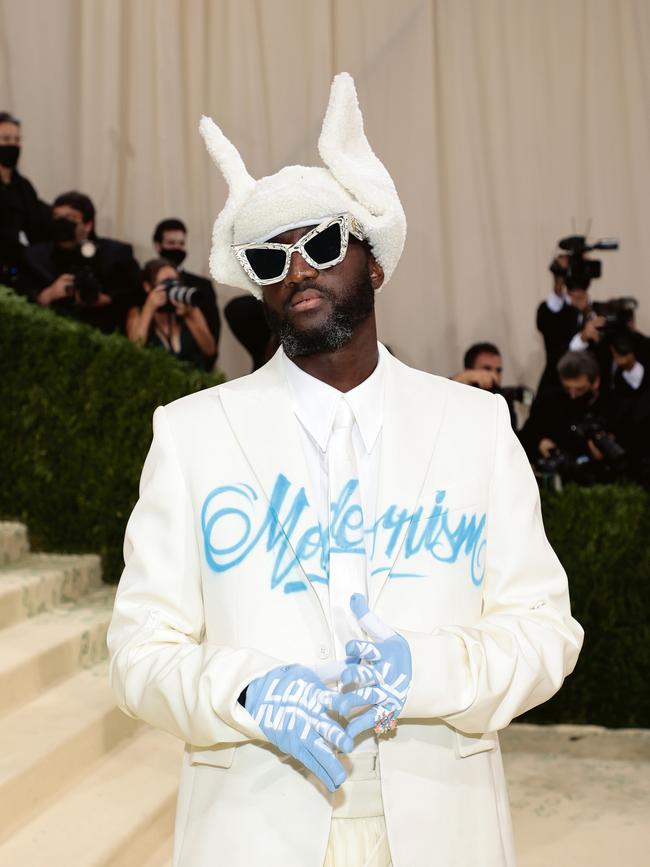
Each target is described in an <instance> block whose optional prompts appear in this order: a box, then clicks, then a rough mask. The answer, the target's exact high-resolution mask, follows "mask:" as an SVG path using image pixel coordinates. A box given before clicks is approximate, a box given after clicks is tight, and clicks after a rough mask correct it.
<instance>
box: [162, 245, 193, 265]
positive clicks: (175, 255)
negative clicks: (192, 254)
mask: <svg viewBox="0 0 650 867" xmlns="http://www.w3.org/2000/svg"><path fill="white" fill-rule="evenodd" d="M160 255H161V256H162V258H163V259H167V261H168V262H171V263H172V265H174V266H175V267H176V268H178V266H179V265H180V264H181V262H184V261H185V257H186V256H187V253H186V252H185V250H179V249H178V247H161V248H160Z"/></svg>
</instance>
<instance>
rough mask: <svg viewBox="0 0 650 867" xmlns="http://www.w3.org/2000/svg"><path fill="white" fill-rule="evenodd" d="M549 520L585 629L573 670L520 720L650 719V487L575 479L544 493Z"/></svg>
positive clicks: (607, 722)
mask: <svg viewBox="0 0 650 867" xmlns="http://www.w3.org/2000/svg"><path fill="white" fill-rule="evenodd" d="M542 507H543V512H544V524H545V527H546V533H547V535H548V538H549V540H550V541H551V544H552V545H553V547H554V548H555V551H556V553H557V555H558V557H559V558H560V560H561V562H562V565H563V566H564V568H565V569H566V571H567V575H568V576H569V587H570V590H571V605H572V609H573V614H574V616H575V617H576V619H577V620H578V621H579V622H580V623H581V624H582V626H583V628H584V630H585V642H584V645H583V649H582V653H581V654H580V657H579V659H578V664H577V665H576V668H575V671H574V673H573V674H572V675H571V677H570V678H568V679H567V681H566V683H565V685H564V686H563V687H562V689H561V690H560V692H559V693H558V694H557V695H556V696H554V697H553V698H552V699H551V700H550V701H548V702H546V703H545V704H543V705H541V706H540V707H538V708H534V709H533V710H532V711H530V712H529V713H528V714H526V715H525V716H524V717H522V720H524V721H527V722H536V723H556V722H572V723H590V724H595V725H596V724H597V725H604V726H613V727H648V726H650V689H648V672H650V622H649V620H648V603H647V598H648V596H647V594H648V588H649V587H650V494H648V492H647V491H644V490H642V489H641V488H638V487H635V486H633V485H629V486H623V485H621V486H619V485H598V486H595V487H592V488H581V487H578V486H576V485H570V486H568V487H567V488H565V490H564V491H563V492H562V493H560V494H556V493H548V492H544V493H543V495H542Z"/></svg>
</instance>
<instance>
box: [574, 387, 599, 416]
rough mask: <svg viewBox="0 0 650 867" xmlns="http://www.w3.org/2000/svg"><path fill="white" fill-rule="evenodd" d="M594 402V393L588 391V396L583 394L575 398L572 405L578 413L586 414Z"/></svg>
mask: <svg viewBox="0 0 650 867" xmlns="http://www.w3.org/2000/svg"><path fill="white" fill-rule="evenodd" d="M593 402H594V393H593V391H588V392H587V393H586V394H581V395H580V397H574V398H573V399H572V401H571V405H572V407H573V408H574V410H576V411H577V412H580V413H582V412H586V411H587V410H588V409H589V407H590V406H591V404H592V403H593Z"/></svg>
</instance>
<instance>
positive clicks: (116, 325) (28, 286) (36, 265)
mask: <svg viewBox="0 0 650 867" xmlns="http://www.w3.org/2000/svg"><path fill="white" fill-rule="evenodd" d="M51 237H52V241H51V242H49V243H44V244H35V245H34V246H31V247H28V248H26V249H25V251H24V253H23V263H22V265H21V268H20V275H19V283H18V289H19V291H20V292H21V293H23V294H25V295H27V296H28V297H29V298H31V299H32V300H33V301H35V302H36V303H37V304H41V305H42V306H43V307H50V308H51V309H52V310H55V311H56V312H57V313H61V314H64V315H67V316H71V317H73V318H75V319H78V320H79V321H81V322H85V323H86V324H87V325H92V326H94V327H95V328H99V329H100V330H101V331H104V332H106V333H110V332H112V331H124V322H125V318H126V312H127V310H128V309H129V308H130V307H132V306H133V304H137V303H139V301H140V299H141V298H142V285H141V282H140V269H139V267H138V263H137V262H136V261H135V259H134V258H133V250H132V248H131V246H130V244H123V243H122V242H121V241H114V240H112V239H110V238H98V237H97V235H96V234H95V207H94V205H93V203H92V201H91V200H90V199H89V198H88V196H86V195H84V194H83V193H78V192H69V193H63V194H62V195H60V196H58V197H57V198H56V200H55V201H54V204H53V206H52V223H51Z"/></svg>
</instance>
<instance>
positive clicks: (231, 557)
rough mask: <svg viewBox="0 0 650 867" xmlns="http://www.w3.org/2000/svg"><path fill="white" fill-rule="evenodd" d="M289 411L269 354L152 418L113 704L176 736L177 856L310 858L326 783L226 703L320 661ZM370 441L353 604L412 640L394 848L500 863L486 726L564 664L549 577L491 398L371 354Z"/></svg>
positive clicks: (337, 514)
mask: <svg viewBox="0 0 650 867" xmlns="http://www.w3.org/2000/svg"><path fill="white" fill-rule="evenodd" d="M297 424H298V423H297V421H296V419H295V416H294V414H293V412H292V409H291V405H290V401H289V394H288V390H287V385H286V381H285V379H284V372H283V369H282V364H281V358H280V356H279V354H277V355H276V356H275V357H274V358H273V359H272V360H271V361H270V362H269V363H268V364H267V365H266V366H265V367H263V368H262V369H261V370H258V371H257V372H255V373H253V374H251V375H250V376H247V377H244V378H242V379H239V380H235V381H233V382H230V383H226V384H224V385H220V386H217V387H215V388H213V389H209V390H207V391H202V392H199V393H197V394H193V395H190V396H188V397H185V398H182V399H181V400H178V401H176V402H174V403H172V404H170V405H169V406H167V407H164V408H162V407H160V408H158V409H157V410H156V413H155V415H154V437H153V443H152V446H151V450H150V452H149V455H148V457H147V460H146V463H145V466H144V469H143V473H142V481H141V487H140V499H139V501H138V503H137V505H136V507H135V509H134V511H133V514H132V515H131V518H130V520H129V524H128V527H127V533H126V540H125V562H126V567H125V570H124V574H123V576H122V579H121V581H120V585H119V589H118V594H117V598H116V602H115V611H114V615H113V620H112V623H111V627H110V630H109V637H108V643H109V650H110V655H111V680H112V685H113V688H114V690H115V693H116V695H117V697H118V702H119V705H120V706H121V707H122V709H123V710H124V711H125V712H126V713H128V714H130V715H132V716H134V717H139V718H141V719H143V720H146V721H147V722H149V723H150V724H151V725H153V726H156V727H158V728H160V729H164V730H166V731H168V732H171V733H172V734H174V735H176V736H177V737H179V738H181V739H183V740H184V741H185V742H186V744H187V747H186V750H185V754H184V762H183V770H182V776H181V786H180V792H179V801H178V810H177V819H176V838H175V855H174V865H175V867H213V865H215V864H217V863H218V864H224V865H225V864H227V865H228V867H251V865H253V864H261V863H264V864H266V865H270V867H275V865H277V867H280V865H282V867H321V865H322V863H323V860H324V854H325V849H326V845H327V838H328V833H329V827H330V818H331V813H332V802H331V796H330V795H329V794H328V793H327V792H326V791H325V789H324V788H323V787H322V786H321V785H320V784H319V783H318V782H317V781H316V779H315V778H314V777H313V776H312V775H310V774H309V773H307V772H306V771H304V770H303V769H302V768H301V766H300V765H299V764H298V763H296V762H295V761H293V760H292V759H289V758H288V757H287V756H285V755H283V754H281V753H280V752H279V751H278V750H277V749H276V748H275V747H273V746H272V745H271V744H270V743H269V742H268V741H267V740H266V739H265V737H264V735H263V734H262V733H261V731H260V730H259V728H258V727H257V725H256V723H255V722H254V721H253V719H252V718H251V717H250V715H249V714H248V713H247V712H246V710H245V709H244V708H243V707H242V706H241V705H240V704H239V703H238V701H237V698H238V696H239V695H240V693H241V692H242V690H243V689H244V687H245V686H246V685H247V684H248V683H250V682H251V681H252V680H253V679H254V678H256V677H259V676H261V675H263V674H265V673H266V672H268V671H269V670H270V669H272V668H274V667H275V666H277V665H280V664H286V663H293V662H302V663H307V664H308V663H309V662H313V661H314V660H320V661H322V660H326V659H329V658H333V657H332V646H333V639H332V633H331V629H330V624H329V622H328V616H327V613H326V611H325V610H324V608H323V606H322V605H321V602H320V601H319V597H318V594H317V592H316V590H315V586H314V585H315V582H317V581H319V580H320V581H323V580H327V572H326V569H327V563H326V556H324V554H323V547H322V532H321V529H320V528H319V526H318V521H317V519H316V517H315V514H314V512H313V510H312V508H311V506H310V504H309V502H308V497H307V494H306V490H307V478H308V475H307V469H306V466H305V463H304V458H303V453H302V451H301V446H300V441H299V436H298V430H297ZM382 437H383V439H382V453H381V458H380V478H379V486H378V487H379V493H378V499H377V511H376V515H377V520H376V523H375V525H374V527H372V528H366V533H367V536H368V537H369V540H370V542H371V545H370V551H371V555H372V560H371V563H370V567H371V568H370V578H369V602H370V607H371V608H372V609H374V610H375V611H376V612H377V614H378V615H379V616H380V617H381V618H382V619H383V620H385V621H386V622H387V623H389V624H390V625H391V626H392V627H394V628H395V629H396V630H398V631H399V632H400V633H401V634H402V635H403V636H404V637H405V638H406V639H407V641H408V642H409V645H410V648H411V653H412V658H413V680H412V684H411V688H410V691H409V694H408V699H407V702H406V705H405V707H404V710H403V712H402V715H401V718H400V723H399V726H398V728H397V730H396V731H395V732H394V733H393V734H392V735H391V736H386V737H383V738H380V746H379V749H380V764H381V785H382V797H383V803H384V812H385V817H386V824H387V829H388V836H389V842H390V849H391V853H392V857H393V864H394V867H432V865H440V867H461V865H467V867H477V865H480V867H504V865H508V867H511V865H513V864H514V854H513V848H512V839H511V829H510V819H509V809H508V801H507V793H506V789H505V782H504V776H503V769H502V765H501V757H500V753H499V745H498V738H497V735H496V732H497V730H498V729H501V728H503V727H505V726H507V725H508V723H509V722H510V721H511V720H512V718H513V717H515V716H516V715H518V714H520V713H522V712H523V711H525V710H527V709H529V708H531V707H533V706H535V705H537V704H539V703H540V702H543V701H545V700H546V699H548V698H549V697H550V696H551V695H553V693H555V692H556V691H557V690H558V689H559V687H560V686H561V684H562V681H563V679H564V677H565V675H566V674H567V673H569V672H571V671H572V669H573V667H574V665H575V662H576V658H577V656H578V653H579V650H580V646H581V643H582V630H581V628H580V626H579V625H578V624H577V623H576V621H575V620H573V619H572V617H571V613H570V607H569V597H568V591H567V579H566V575H565V573H564V571H563V569H562V567H561V565H560V563H559V561H558V559H557V557H556V556H555V554H554V553H553V551H552V549H551V547H550V546H549V544H548V542H547V540H546V536H545V534H544V529H543V526H542V519H541V514H540V506H539V496H538V491H537V486H536V484H535V480H534V478H533V475H532V472H531V470H530V467H529V465H528V463H527V461H526V458H525V456H524V453H523V451H522V449H521V447H520V445H519V443H518V441H517V439H516V437H515V436H514V434H513V432H512V430H511V427H510V421H509V416H508V411H507V407H506V404H505V402H504V401H503V399H502V398H499V397H495V396H494V395H491V394H489V393H487V392H484V391H481V390H479V389H475V388H470V387H468V386H466V385H461V384H458V383H455V382H451V381H449V380H447V379H442V378H439V377H436V376H431V375H429V374H426V373H422V372H421V371H417V370H413V369H411V368H408V367H406V366H405V365H404V364H402V363H400V362H399V361H397V360H396V359H394V358H392V357H388V358H387V359H386V385H385V406H384V426H383V434H382ZM338 506H339V507H340V508H333V510H332V515H333V517H332V521H340V522H343V525H344V523H345V514H344V512H345V509H344V504H338ZM343 529H344V527H343ZM333 530H334V532H336V528H333Z"/></svg>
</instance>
